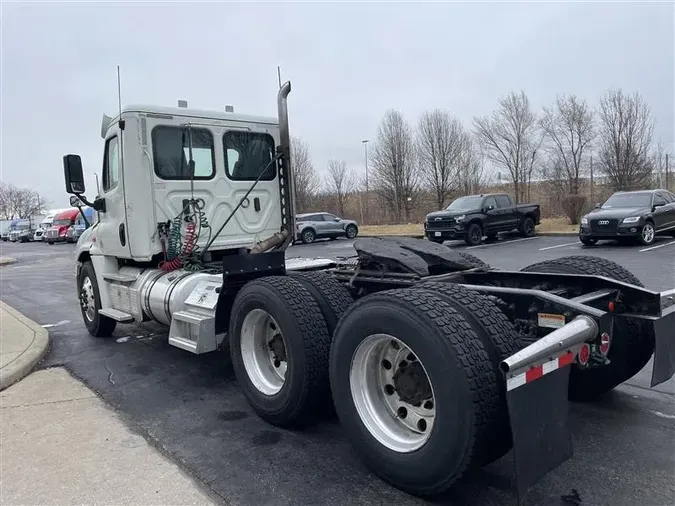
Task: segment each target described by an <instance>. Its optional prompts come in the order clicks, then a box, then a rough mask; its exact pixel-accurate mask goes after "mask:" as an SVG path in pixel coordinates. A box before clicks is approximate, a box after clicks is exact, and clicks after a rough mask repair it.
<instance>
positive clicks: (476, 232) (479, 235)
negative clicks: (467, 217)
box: [464, 223, 483, 246]
mask: <svg viewBox="0 0 675 506" xmlns="http://www.w3.org/2000/svg"><path fill="white" fill-rule="evenodd" d="M482 240H483V228H482V227H481V226H480V225H479V224H478V223H472V224H471V225H469V228H467V229H466V234H465V235H464V242H465V243H467V244H468V245H469V246H477V245H478V244H480V242H481V241H482Z"/></svg>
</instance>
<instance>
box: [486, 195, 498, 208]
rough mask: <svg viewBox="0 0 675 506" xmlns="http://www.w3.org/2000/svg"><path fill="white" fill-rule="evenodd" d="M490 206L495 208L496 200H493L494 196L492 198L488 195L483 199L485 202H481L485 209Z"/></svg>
mask: <svg viewBox="0 0 675 506" xmlns="http://www.w3.org/2000/svg"><path fill="white" fill-rule="evenodd" d="M490 206H492V209H496V208H497V202H496V201H495V198H494V197H488V198H486V199H485V203H484V204H483V207H484V208H485V209H487V208H489V207H490Z"/></svg>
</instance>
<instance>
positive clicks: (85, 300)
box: [50, 243, 117, 337]
mask: <svg viewBox="0 0 675 506" xmlns="http://www.w3.org/2000/svg"><path fill="white" fill-rule="evenodd" d="M50 244H53V243H50ZM87 280H88V283H87ZM77 296H78V299H79V301H80V310H81V312H82V320H84V326H85V327H87V331H88V332H89V334H90V335H92V336H94V337H110V336H111V335H112V333H113V332H114V331H115V327H116V326H117V322H116V321H115V320H113V319H112V318H108V317H107V316H103V315H102V314H100V313H99V310H100V309H101V292H100V291H99V288H98V281H97V280H96V272H95V271H94V266H93V264H92V263H91V262H85V263H84V264H82V268H81V269H80V274H79V276H78V278H77ZM92 298H93V301H92V300H91V299H92ZM91 302H93V312H92V311H91V310H90V311H89V312H87V309H91V306H90V305H89V304H90V303H91Z"/></svg>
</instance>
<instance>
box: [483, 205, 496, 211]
mask: <svg viewBox="0 0 675 506" xmlns="http://www.w3.org/2000/svg"><path fill="white" fill-rule="evenodd" d="M494 208H495V206H487V207H486V208H485V210H486V211H492V210H493V209H494Z"/></svg>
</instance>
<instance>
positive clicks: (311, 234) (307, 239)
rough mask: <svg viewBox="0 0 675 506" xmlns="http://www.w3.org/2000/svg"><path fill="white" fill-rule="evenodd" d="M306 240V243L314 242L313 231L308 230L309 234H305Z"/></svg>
mask: <svg viewBox="0 0 675 506" xmlns="http://www.w3.org/2000/svg"><path fill="white" fill-rule="evenodd" d="M304 239H305V242H312V241H313V240H314V234H313V233H312V231H311V230H308V231H307V232H305V234H304Z"/></svg>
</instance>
